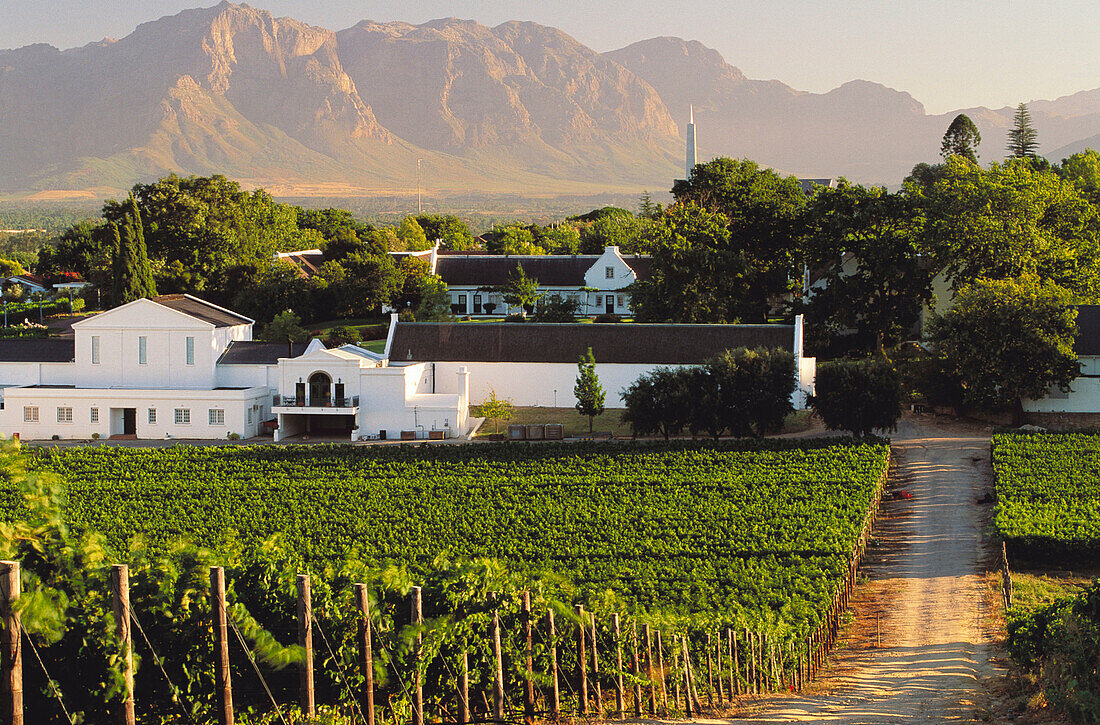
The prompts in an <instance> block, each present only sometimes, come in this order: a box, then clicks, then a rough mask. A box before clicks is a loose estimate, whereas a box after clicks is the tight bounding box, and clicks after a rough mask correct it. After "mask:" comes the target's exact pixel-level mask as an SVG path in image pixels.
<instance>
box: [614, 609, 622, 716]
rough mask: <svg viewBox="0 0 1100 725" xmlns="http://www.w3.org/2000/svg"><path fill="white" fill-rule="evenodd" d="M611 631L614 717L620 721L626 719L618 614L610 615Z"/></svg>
mask: <svg viewBox="0 0 1100 725" xmlns="http://www.w3.org/2000/svg"><path fill="white" fill-rule="evenodd" d="M611 629H612V631H613V634H614V636H615V715H616V716H617V717H618V718H619V719H620V720H622V719H623V718H624V717H626V703H625V702H624V701H625V700H626V693H625V692H623V643H622V641H621V638H622V632H621V631H619V615H618V613H615V614H612V615H611Z"/></svg>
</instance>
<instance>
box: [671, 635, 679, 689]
mask: <svg viewBox="0 0 1100 725" xmlns="http://www.w3.org/2000/svg"><path fill="white" fill-rule="evenodd" d="M678 645H679V642H678V641H677V639H676V635H672V641H671V642H669V645H668V654H669V658H668V663H669V667H670V668H671V669H672V706H673V707H680V678H679V677H678V676H677V674H676V661H677V660H679V659H680V648H679V646H678Z"/></svg>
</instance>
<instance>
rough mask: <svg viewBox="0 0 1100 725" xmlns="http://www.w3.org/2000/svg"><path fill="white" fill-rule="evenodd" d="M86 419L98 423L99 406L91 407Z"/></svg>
mask: <svg viewBox="0 0 1100 725" xmlns="http://www.w3.org/2000/svg"><path fill="white" fill-rule="evenodd" d="M88 420H89V421H90V422H92V423H98V422H99V408H92V413H91V415H90V416H89V417H88Z"/></svg>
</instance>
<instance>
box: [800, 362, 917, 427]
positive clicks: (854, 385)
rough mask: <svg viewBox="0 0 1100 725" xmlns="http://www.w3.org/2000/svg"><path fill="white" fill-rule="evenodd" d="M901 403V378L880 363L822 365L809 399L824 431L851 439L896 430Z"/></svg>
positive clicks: (902, 395)
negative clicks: (823, 424)
mask: <svg viewBox="0 0 1100 725" xmlns="http://www.w3.org/2000/svg"><path fill="white" fill-rule="evenodd" d="M903 402H904V393H903V391H902V387H901V376H900V375H898V372H897V370H896V369H895V368H894V366H893V365H891V364H890V363H889V362H887V361H886V360H881V359H875V360H837V361H834V362H827V363H822V364H821V365H819V366H818V368H817V377H816V379H815V381H814V394H813V395H812V396H810V405H811V406H813V409H814V412H816V413H817V414H818V415H819V416H821V420H822V421H823V422H824V423H825V427H826V428H828V429H829V430H846V431H848V432H849V433H851V434H852V435H853V436H868V435H871V434H872V433H874V432H875V431H876V430H896V429H897V424H898V420H899V419H900V418H901V407H902V404H903Z"/></svg>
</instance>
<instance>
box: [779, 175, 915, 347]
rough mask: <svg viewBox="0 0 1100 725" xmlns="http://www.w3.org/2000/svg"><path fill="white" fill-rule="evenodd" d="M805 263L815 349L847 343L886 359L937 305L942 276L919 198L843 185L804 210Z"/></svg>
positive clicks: (807, 306) (824, 193) (824, 192)
mask: <svg viewBox="0 0 1100 725" xmlns="http://www.w3.org/2000/svg"><path fill="white" fill-rule="evenodd" d="M804 213H805V217H806V220H805V228H806V230H807V234H806V241H805V251H804V254H805V258H806V262H807V264H808V265H809V269H810V270H813V273H814V275H815V278H816V279H815V280H814V283H813V285H812V286H811V287H810V289H809V295H808V300H807V301H806V302H805V303H804V304H802V305H796V307H800V308H804V309H805V311H806V313H807V316H808V318H809V321H810V325H809V331H810V334H811V335H813V342H814V343H815V347H821V348H822V349H832V350H833V351H834V352H841V350H840V349H836V348H838V347H840V346H841V345H840V343H842V342H843V341H845V340H852V341H854V345H853V346H854V347H857V348H863V349H864V350H867V351H871V350H876V351H878V353H879V354H885V353H884V350H885V347H886V346H887V345H894V344H896V343H897V342H900V341H901V340H903V339H905V338H906V335H907V334H908V333H909V332H910V330H912V329H913V327H914V326H915V325H916V323H917V322H918V321H919V320H920V315H921V305H922V304H927V303H928V302H930V301H931V299H932V277H933V273H934V271H935V270H934V268H933V266H932V265H930V264H928V263H927V262H928V260H927V259H925V258H923V255H922V248H921V246H920V235H919V229H920V227H919V221H918V218H917V217H918V215H917V210H916V209H915V208H914V205H913V201H912V199H911V197H909V196H907V195H905V194H900V193H899V194H891V193H889V192H887V191H886V189H883V188H870V189H868V188H865V187H863V186H851V185H849V184H847V183H843V184H841V185H840V186H839V187H837V188H835V189H822V190H821V191H820V192H818V193H817V194H816V195H815V196H814V198H813V199H811V200H810V202H809V203H808V204H807V206H806V208H805V209H804Z"/></svg>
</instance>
